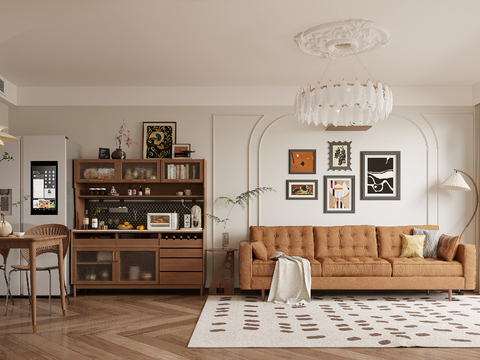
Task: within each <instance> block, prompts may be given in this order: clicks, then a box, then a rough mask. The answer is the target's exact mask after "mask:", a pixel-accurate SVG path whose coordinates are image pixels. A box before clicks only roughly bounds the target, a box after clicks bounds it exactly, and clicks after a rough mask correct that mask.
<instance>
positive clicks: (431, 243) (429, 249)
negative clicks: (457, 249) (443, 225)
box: [413, 228, 442, 259]
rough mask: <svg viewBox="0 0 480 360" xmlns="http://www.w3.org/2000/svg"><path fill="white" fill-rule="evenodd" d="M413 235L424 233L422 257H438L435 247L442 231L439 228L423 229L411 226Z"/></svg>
mask: <svg viewBox="0 0 480 360" xmlns="http://www.w3.org/2000/svg"><path fill="white" fill-rule="evenodd" d="M413 235H425V236H426V238H425V245H424V246H423V257H424V258H434V259H438V256H437V247H438V240H439V239H440V235H442V232H441V231H440V230H424V229H417V228H413Z"/></svg>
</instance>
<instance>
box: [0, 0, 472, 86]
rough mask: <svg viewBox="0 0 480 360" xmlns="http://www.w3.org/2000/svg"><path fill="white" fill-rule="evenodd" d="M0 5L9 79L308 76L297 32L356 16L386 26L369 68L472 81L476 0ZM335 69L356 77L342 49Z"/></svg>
mask: <svg viewBox="0 0 480 360" xmlns="http://www.w3.org/2000/svg"><path fill="white" fill-rule="evenodd" d="M0 12H1V14H2V21H1V23H0V74H1V75H2V76H3V77H5V78H6V79H7V80H8V81H10V82H12V83H13V84H15V85H17V86H172V85H176V86H298V85H306V84H308V83H314V82H316V81H318V80H319V79H320V77H321V75H322V73H323V70H324V69H325V67H326V64H327V61H328V60H325V59H317V58H314V57H310V56H308V55H306V54H304V53H303V52H302V51H301V50H300V49H299V48H298V47H297V45H296V44H295V43H294V41H293V38H294V36H295V35H296V34H298V33H299V32H300V31H303V30H306V29H307V28H309V27H312V26H315V25H317V24H320V23H323V22H330V21H335V20H344V19H355V18H358V19H368V20H373V21H375V22H378V23H380V24H382V25H384V26H386V27H387V28H388V29H389V31H390V36H391V41H390V44H389V45H388V46H387V47H385V48H384V49H382V50H375V51H373V52H371V53H368V54H363V55H360V57H361V59H362V61H363V63H364V64H365V65H366V66H367V68H368V69H369V70H370V72H371V73H372V75H373V76H374V77H375V78H376V79H379V80H381V81H382V82H387V83H388V84H390V85H394V86H395V85H397V86H399V85H408V86H415V85H429V86H453V85H463V86H473V85H474V84H477V83H480V0H317V1H315V0H135V1H133V0H82V1H79V0H0ZM354 64H355V65H356V63H354ZM356 71H357V74H358V75H359V78H360V79H361V80H366V78H367V77H368V74H367V73H365V72H364V71H363V72H362V71H361V70H360V67H359V66H356ZM340 74H342V76H345V74H346V75H347V76H352V77H353V74H352V73H351V70H350V65H349V63H348V60H345V59H340V60H334V61H332V64H331V65H330V68H329V70H328V71H327V74H326V78H333V79H334V80H336V77H337V76H340Z"/></svg>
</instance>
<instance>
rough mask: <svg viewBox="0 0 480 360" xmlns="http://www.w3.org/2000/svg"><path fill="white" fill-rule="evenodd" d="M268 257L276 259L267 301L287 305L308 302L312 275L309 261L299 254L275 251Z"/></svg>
mask: <svg viewBox="0 0 480 360" xmlns="http://www.w3.org/2000/svg"><path fill="white" fill-rule="evenodd" d="M270 259H277V263H276V265H275V271H274V273H273V278H272V284H271V285H270V293H269V294H268V301H271V302H274V303H282V304H288V305H296V304H300V303H302V302H308V303H309V302H310V300H311V297H310V290H311V287H312V277H311V271H310V262H309V261H308V260H307V259H304V258H301V257H299V256H288V255H285V254H284V253H283V252H280V251H277V252H276V253H275V255H273V256H272V257H271V258H270Z"/></svg>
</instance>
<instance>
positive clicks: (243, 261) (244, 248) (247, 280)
mask: <svg viewBox="0 0 480 360" xmlns="http://www.w3.org/2000/svg"><path fill="white" fill-rule="evenodd" d="M252 254H253V251H252V244H251V243H250V241H248V240H243V241H240V253H239V256H238V268H239V274H240V289H242V290H251V289H252V263H253V255H252Z"/></svg>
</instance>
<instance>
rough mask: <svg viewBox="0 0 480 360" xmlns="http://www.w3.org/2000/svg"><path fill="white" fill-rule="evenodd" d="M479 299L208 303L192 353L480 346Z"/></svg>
mask: <svg viewBox="0 0 480 360" xmlns="http://www.w3.org/2000/svg"><path fill="white" fill-rule="evenodd" d="M479 314H480V296H473V295H471V296H467V295H463V296H461V295H460V296H455V294H454V297H453V301H451V302H449V301H448V296H447V294H446V292H436V293H431V294H430V295H425V292H403V293H402V292H395V293H394V295H390V294H388V293H387V294H385V293H384V294H380V293H378V294H377V293H375V294H374V295H368V294H367V295H364V294H362V295H343V294H342V295H340V296H338V295H337V296H313V297H312V302H311V303H310V304H307V305H306V306H288V305H283V304H273V303H269V302H266V301H261V297H260V296H240V295H234V296H209V297H208V300H207V302H206V303H205V306H204V308H203V311H202V314H201V315H200V318H199V320H198V322H197V326H196V327H195V331H194V333H193V335H192V337H191V339H190V343H189V344H188V347H190V348H209V347H215V348H217V347H220V348H221V347H225V348H230V347H278V348H286V347H415V346H421V347H480V315H479Z"/></svg>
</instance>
